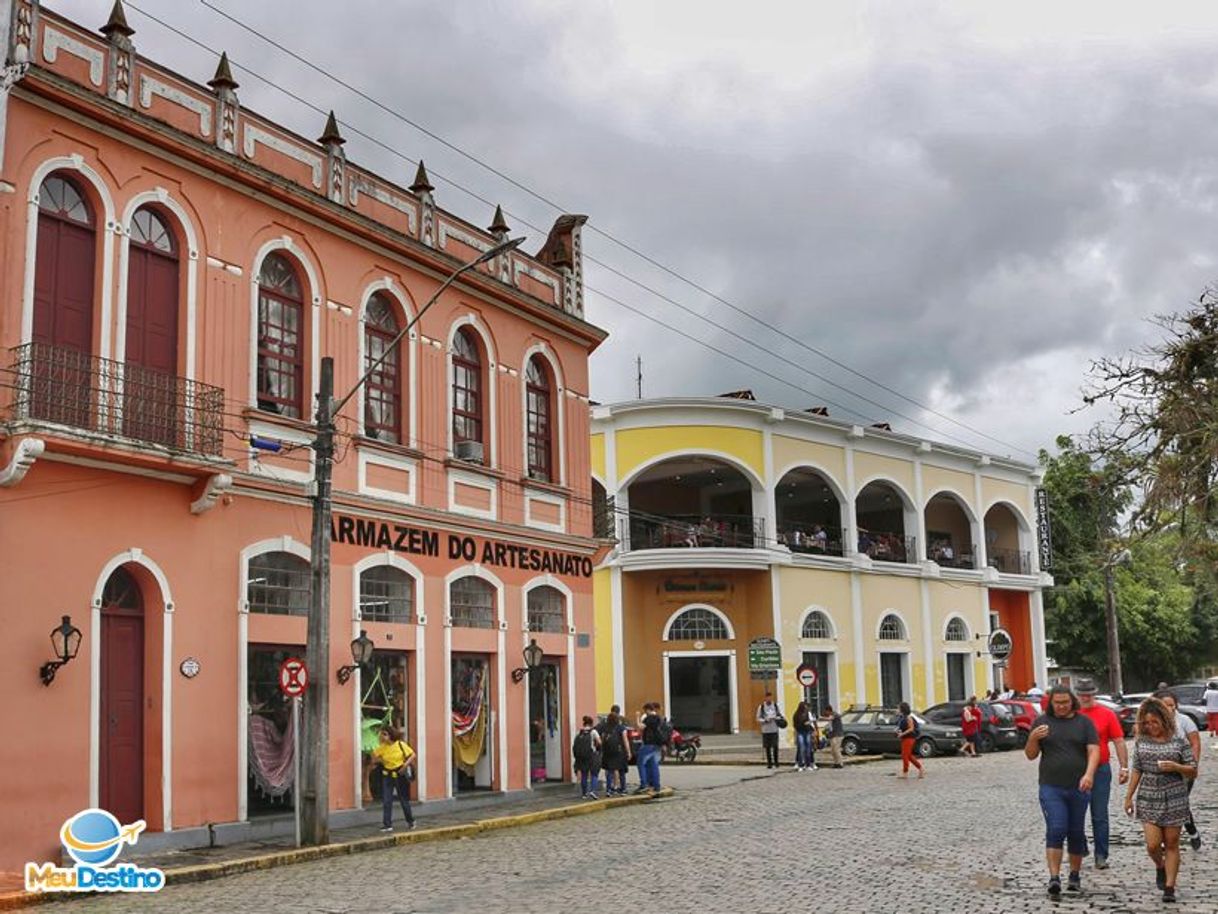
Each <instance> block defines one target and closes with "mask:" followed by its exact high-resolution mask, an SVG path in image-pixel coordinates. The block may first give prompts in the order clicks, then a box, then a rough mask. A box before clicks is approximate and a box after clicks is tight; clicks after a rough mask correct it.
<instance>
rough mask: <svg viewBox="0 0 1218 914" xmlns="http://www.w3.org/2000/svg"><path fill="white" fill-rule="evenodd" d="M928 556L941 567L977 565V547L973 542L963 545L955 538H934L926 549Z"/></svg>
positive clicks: (971, 567) (974, 566) (969, 567)
mask: <svg viewBox="0 0 1218 914" xmlns="http://www.w3.org/2000/svg"><path fill="white" fill-rule="evenodd" d="M926 557H927V558H928V559H930V560H931V561H932V562H934V563H935V564H936V565H938V566H939V567H940V568H965V569H974V568H976V567H977V547H976V546H974V545H972V544H971V543H970V544H969V545H967V546H961V545H959V544H958V543H956V542H955V541H954V540H941V539H940V540H934V541H932V542H931V544H930V548H928V549H927V551H926Z"/></svg>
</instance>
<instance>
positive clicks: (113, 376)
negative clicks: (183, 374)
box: [9, 343, 224, 456]
mask: <svg viewBox="0 0 1218 914" xmlns="http://www.w3.org/2000/svg"><path fill="white" fill-rule="evenodd" d="M9 351H10V354H11V356H12V358H11V363H10V369H11V372H12V375H13V376H14V379H15V383H14V387H15V396H14V400H13V411H12V416H13V418H14V419H31V420H36V421H43V422H53V423H56V424H58V425H66V426H69V427H71V428H77V429H84V430H87V431H92V432H99V433H101V434H104V435H117V436H121V437H123V438H129V439H132V440H135V441H141V442H144V443H146V444H156V445H160V446H162V447H165V448H168V449H169V450H173V451H183V452H186V453H192V454H205V455H208V456H217V455H219V454H220V453H221V451H222V448H223V443H224V441H223V438H224V391H223V389H221V388H219V387H213V386H212V385H210V384H203V383H200V382H199V381H192V380H189V379H188V378H179V377H175V376H174V375H170V374H165V373H164V372H160V371H156V370H155V369H151V368H144V367H143V366H140V365H132V364H129V363H123V362H116V361H113V360H112V359H103V358H98V357H97V356H94V355H90V354H89V353H86V352H79V351H77V350H75V349H68V348H65V347H61V346H52V345H50V344H48V343H26V344H25V345H23V346H17V347H16V348H14V349H11V350H9Z"/></svg>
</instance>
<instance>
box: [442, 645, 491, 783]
mask: <svg viewBox="0 0 1218 914" xmlns="http://www.w3.org/2000/svg"><path fill="white" fill-rule="evenodd" d="M489 679H490V662H489V661H488V660H487V658H486V657H485V656H481V655H472V656H464V657H453V658H452V723H451V726H452V728H453V758H452V766H453V789H454V791H455V792H457V793H465V792H468V791H471V790H489V789H490V788H491V787H492V785H493V777H494V767H493V765H492V762H491V748H490V747H491V745H492V743H493V740H492V739H491V736H490V729H491V727H490V701H489V696H490V683H489Z"/></svg>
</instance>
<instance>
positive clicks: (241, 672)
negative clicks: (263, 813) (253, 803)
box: [237, 604, 300, 822]
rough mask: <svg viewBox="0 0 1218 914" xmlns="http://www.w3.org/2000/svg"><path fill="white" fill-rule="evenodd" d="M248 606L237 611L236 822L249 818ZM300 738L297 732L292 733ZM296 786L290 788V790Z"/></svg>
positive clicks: (243, 606)
mask: <svg viewBox="0 0 1218 914" xmlns="http://www.w3.org/2000/svg"><path fill="white" fill-rule="evenodd" d="M249 640H250V616H249V607H248V606H246V605H244V604H242V606H241V607H240V608H239V609H238V611H237V821H238V822H244V821H245V820H246V819H247V818H249V805H248V804H249V796H248V791H247V789H246V784H245V780H246V778H245V776H246V772H247V771H248V770H249V758H248V753H249V745H248V740H249V726H250V721H249V713H250V709H249V651H248V648H249ZM293 738H294V739H299V738H300V737H299V734H294V735H293ZM295 790H296V788H295V787H293V791H295Z"/></svg>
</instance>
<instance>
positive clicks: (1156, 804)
mask: <svg viewBox="0 0 1218 914" xmlns="http://www.w3.org/2000/svg"><path fill="white" fill-rule="evenodd" d="M1196 776H1197V761H1196V759H1194V758H1193V750H1192V747H1191V746H1189V744H1188V741H1187V740H1183V739H1181V738H1180V737H1179V736H1177V735H1176V722H1175V721H1174V720H1173V719H1172V713H1171V711H1169V710H1167V706H1166V705H1164V704H1163V702H1161V701H1160V700H1159V699H1157V698H1148V699H1146V700H1145V701H1144V702H1142V706H1141V707H1140V708H1138V738H1137V740H1136V741H1135V742H1134V744H1133V776H1132V777H1131V778H1130V779H1129V788H1128V790H1127V791H1126V793H1125V813H1126V814H1127V815H1131V816H1134V817H1136V818H1137V820H1138V821H1139V822H1141V823H1142V832H1143V834H1144V835H1145V836H1146V853H1147V854H1148V855H1149V856H1150V859H1151V860H1153V861H1154V864H1155V882H1156V884H1157V885H1158V886H1159V888H1160V889H1162V890H1163V900H1164V901H1169V902H1171V901H1175V900H1176V877H1177V875H1179V872H1180V829H1181V828H1182V827H1183V826H1184V823H1185V822H1187V821H1188V785H1187V782H1188V781H1190V780H1191V779H1193V778H1195V777H1196Z"/></svg>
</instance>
